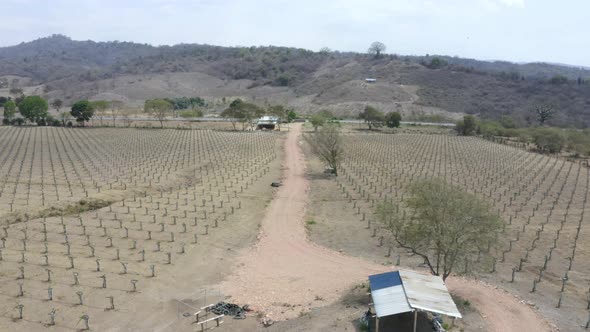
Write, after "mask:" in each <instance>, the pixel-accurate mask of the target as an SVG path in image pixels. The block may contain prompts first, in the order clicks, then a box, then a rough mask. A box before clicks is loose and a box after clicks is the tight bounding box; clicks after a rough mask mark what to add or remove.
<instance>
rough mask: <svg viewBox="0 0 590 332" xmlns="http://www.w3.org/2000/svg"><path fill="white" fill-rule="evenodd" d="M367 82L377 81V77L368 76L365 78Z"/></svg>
mask: <svg viewBox="0 0 590 332" xmlns="http://www.w3.org/2000/svg"><path fill="white" fill-rule="evenodd" d="M365 82H367V83H375V82H377V79H376V78H370V77H367V78H365Z"/></svg>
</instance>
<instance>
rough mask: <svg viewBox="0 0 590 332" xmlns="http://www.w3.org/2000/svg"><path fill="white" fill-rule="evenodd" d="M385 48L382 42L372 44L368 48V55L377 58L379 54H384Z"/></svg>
mask: <svg viewBox="0 0 590 332" xmlns="http://www.w3.org/2000/svg"><path fill="white" fill-rule="evenodd" d="M385 49H387V47H386V46H385V44H383V43H382V42H378V41H376V42H373V43H372V44H371V46H369V54H373V55H374V56H375V58H379V57H380V56H381V53H383V52H385Z"/></svg>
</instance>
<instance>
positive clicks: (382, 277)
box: [369, 271, 402, 290]
mask: <svg viewBox="0 0 590 332" xmlns="http://www.w3.org/2000/svg"><path fill="white" fill-rule="evenodd" d="M369 283H370V284H371V290H379V289H382V288H387V287H393V286H399V285H401V284H402V280H401V278H400V276H399V272H398V271H393V272H385V273H381V274H375V275H372V276H369Z"/></svg>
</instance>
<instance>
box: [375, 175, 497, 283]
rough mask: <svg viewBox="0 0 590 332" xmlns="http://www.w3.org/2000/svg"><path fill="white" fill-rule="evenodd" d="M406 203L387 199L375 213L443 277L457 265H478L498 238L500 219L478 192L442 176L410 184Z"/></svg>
mask: <svg viewBox="0 0 590 332" xmlns="http://www.w3.org/2000/svg"><path fill="white" fill-rule="evenodd" d="M410 194H411V197H410V198H409V199H408V200H407V201H406V205H405V206H400V205H397V206H395V205H393V204H391V203H389V202H386V203H383V204H381V205H379V206H378V208H377V217H378V219H379V221H380V222H381V223H382V224H383V226H384V228H385V229H386V230H388V231H389V232H390V233H391V235H392V239H393V241H394V242H395V244H397V245H398V246H400V247H401V248H404V249H406V250H408V251H410V252H412V253H413V254H415V255H418V256H420V257H422V258H423V259H424V263H425V264H426V265H427V266H428V268H429V269H430V272H432V274H434V275H437V276H438V275H442V278H443V280H445V279H446V278H447V277H448V276H449V275H450V274H451V273H452V272H453V271H456V268H457V266H463V267H464V271H467V270H468V266H474V264H475V261H476V259H477V258H478V256H479V255H480V253H482V252H487V250H489V248H490V247H491V246H492V245H494V244H495V243H496V241H497V234H498V231H499V230H500V228H501V225H502V222H501V220H500V218H499V217H498V216H497V215H496V214H495V213H493V212H492V211H491V206H490V205H489V204H488V203H486V202H484V201H482V200H480V199H479V198H478V197H476V196H474V195H472V194H469V193H466V192H464V191H462V190H460V189H458V188H455V187H452V186H450V185H448V184H446V183H445V182H444V181H442V180H422V181H419V182H417V183H415V184H414V185H412V186H411V188H410Z"/></svg>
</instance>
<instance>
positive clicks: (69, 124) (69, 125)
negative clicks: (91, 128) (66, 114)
mask: <svg viewBox="0 0 590 332" xmlns="http://www.w3.org/2000/svg"><path fill="white" fill-rule="evenodd" d="M66 126H68V127H73V126H74V124H72V121H68V123H67V124H66Z"/></svg>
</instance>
